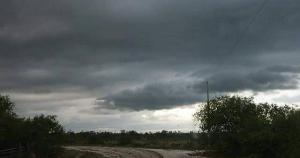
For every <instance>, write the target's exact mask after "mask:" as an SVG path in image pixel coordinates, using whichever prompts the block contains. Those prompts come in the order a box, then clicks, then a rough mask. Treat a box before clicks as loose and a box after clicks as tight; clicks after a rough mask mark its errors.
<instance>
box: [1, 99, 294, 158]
mask: <svg viewBox="0 0 300 158" xmlns="http://www.w3.org/2000/svg"><path fill="white" fill-rule="evenodd" d="M14 106H15V105H14V103H13V102H11V101H10V99H9V97H8V96H1V95H0V149H7V148H20V149H22V150H23V152H22V156H21V157H29V158H31V157H36V158H47V157H48V158H52V157H58V155H60V156H63V157H72V155H77V156H78V153H74V151H62V150H61V146H62V145H101V146H125V147H140V148H165V149H190V150H193V149H207V150H209V151H213V155H214V156H217V155H218V156H217V157H222V158H224V157H230V158H270V157H272V158H297V157H300V151H299V148H300V111H298V110H295V109H293V108H291V106H278V105H275V104H268V103H263V104H257V103H255V102H254V101H253V98H245V97H238V96H233V97H229V96H223V97H218V98H215V99H213V100H211V101H210V102H209V104H206V105H204V106H203V108H202V109H201V110H199V111H198V112H197V113H195V115H194V117H195V119H196V120H197V121H199V122H200V129H201V130H200V131H201V132H200V133H194V132H190V133H182V132H171V131H161V132H155V133H151V132H147V133H138V132H135V131H122V132H120V133H112V132H93V131H91V132H79V133H75V132H72V131H70V132H65V131H64V129H63V127H62V126H61V125H60V124H59V122H58V121H57V120H56V117H55V116H46V115H38V116H35V117H33V118H21V117H18V116H17V115H16V114H15V113H14V111H13V109H14ZM82 154H83V153H81V155H80V156H81V157H89V156H92V155H91V154H92V153H84V154H83V155H82ZM205 154H210V153H205Z"/></svg>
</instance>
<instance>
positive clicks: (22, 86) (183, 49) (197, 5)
mask: <svg viewBox="0 0 300 158" xmlns="http://www.w3.org/2000/svg"><path fill="white" fill-rule="evenodd" d="M264 2H265V3H264ZM299 10H300V2H298V1H295V0H285V1H282V0H266V1H261V0H251V1H249V0H227V1H219V0H201V1H199V0H189V1H182V0H150V1H148V0H144V1H141V0H116V1H111V0H90V1H81V0H45V1H39V0H23V1H18V0H2V1H1V2H0V92H2V93H6V94H12V95H13V97H14V98H15V99H16V100H17V102H18V103H20V104H22V102H23V104H22V105H21V106H19V107H18V108H19V112H20V113H28V112H30V111H31V112H30V113H34V112H35V110H34V109H39V110H43V109H44V111H47V109H51V110H50V111H57V110H58V109H64V110H65V109H66V108H74V109H73V110H75V109H76V110H77V111H82V110H83V111H89V109H80V108H83V107H84V106H85V107H87V108H92V109H93V107H91V104H92V103H82V102H81V101H79V102H80V104H81V103H82V106H80V105H79V104H77V103H76V98H78V97H79V96H82V97H79V98H89V99H92V100H93V99H94V100H96V99H100V100H103V101H104V102H103V103H101V104H103V105H100V104H99V107H97V108H96V109H98V110H99V109H100V110H101V108H109V109H110V108H113V109H130V110H144V109H148V110H158V109H168V108H174V107H179V106H181V105H185V104H193V103H195V102H199V101H200V102H201V101H202V100H203V91H202V90H203V87H201V86H202V83H203V82H204V81H206V80H209V81H210V86H211V89H212V91H215V92H216V93H219V92H220V93H227V92H237V91H244V90H250V91H254V92H267V91H272V90H289V89H298V80H299V78H298V74H299V73H300V70H299V59H300V54H299V50H300V47H299V44H298V41H299V40H300V34H299V33H300V27H299V26H300V12H299ZM25 94H28V95H25ZM53 94H55V95H53ZM56 94H59V95H60V97H59V99H57V95H56ZM70 94H72V95H74V96H76V97H70ZM45 96H48V97H46V98H44V100H43V99H39V98H40V97H42V98H43V97H45ZM64 96H66V97H65V99H62V98H64ZM60 100H61V101H60ZM43 101H44V102H45V103H44V104H43ZM91 102H92V101H91ZM86 104H89V105H86ZM54 109H56V110H54ZM76 110H75V111H76ZM103 111H105V110H103Z"/></svg>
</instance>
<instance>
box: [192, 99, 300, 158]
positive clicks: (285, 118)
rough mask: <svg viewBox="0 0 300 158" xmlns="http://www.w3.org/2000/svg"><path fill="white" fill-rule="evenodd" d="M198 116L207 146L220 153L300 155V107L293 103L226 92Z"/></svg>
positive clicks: (252, 157) (236, 156)
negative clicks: (280, 102) (255, 99)
mask: <svg viewBox="0 0 300 158" xmlns="http://www.w3.org/2000/svg"><path fill="white" fill-rule="evenodd" d="M194 116H195V118H196V120H197V121H199V122H200V129H201V130H202V135H204V136H205V137H206V139H202V140H206V141H205V144H206V146H207V148H208V149H212V150H214V151H216V155H218V154H219V155H220V157H230V158H298V157H300V150H299V149H300V111H299V110H295V109H293V108H291V106H278V105H276V104H268V103H259V104H257V103H255V102H254V101H253V98H247V97H239V96H232V97H230V96H222V97H217V98H215V99H213V100H211V101H209V103H208V104H205V105H204V107H203V108H202V109H200V110H199V111H198V112H197V113H195V115H194Z"/></svg>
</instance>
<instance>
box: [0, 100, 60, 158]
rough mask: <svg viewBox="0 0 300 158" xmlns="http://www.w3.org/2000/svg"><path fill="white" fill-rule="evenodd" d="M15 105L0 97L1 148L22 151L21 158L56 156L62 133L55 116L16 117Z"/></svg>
mask: <svg viewBox="0 0 300 158" xmlns="http://www.w3.org/2000/svg"><path fill="white" fill-rule="evenodd" d="M14 106H15V104H14V103H13V102H11V101H10V99H9V97H8V96H1V95H0V149H7V148H17V149H18V150H23V153H22V157H41V158H47V157H56V156H57V154H58V153H59V151H60V145H61V144H62V143H63V142H62V137H63V134H64V130H63V127H62V126H61V125H60V124H59V122H58V121H57V120H56V118H55V116H45V115H38V116H35V117H33V118H21V117H18V116H17V115H16V114H15V113H14V111H13V109H14Z"/></svg>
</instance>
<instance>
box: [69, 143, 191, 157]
mask: <svg viewBox="0 0 300 158" xmlns="http://www.w3.org/2000/svg"><path fill="white" fill-rule="evenodd" d="M64 148H65V149H67V150H76V151H82V152H92V153H97V154H99V155H101V156H103V157H105V158H196V157H192V156H189V155H188V153H191V152H192V151H183V150H163V149H141V148H121V147H99V146H66V147H64Z"/></svg>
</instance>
